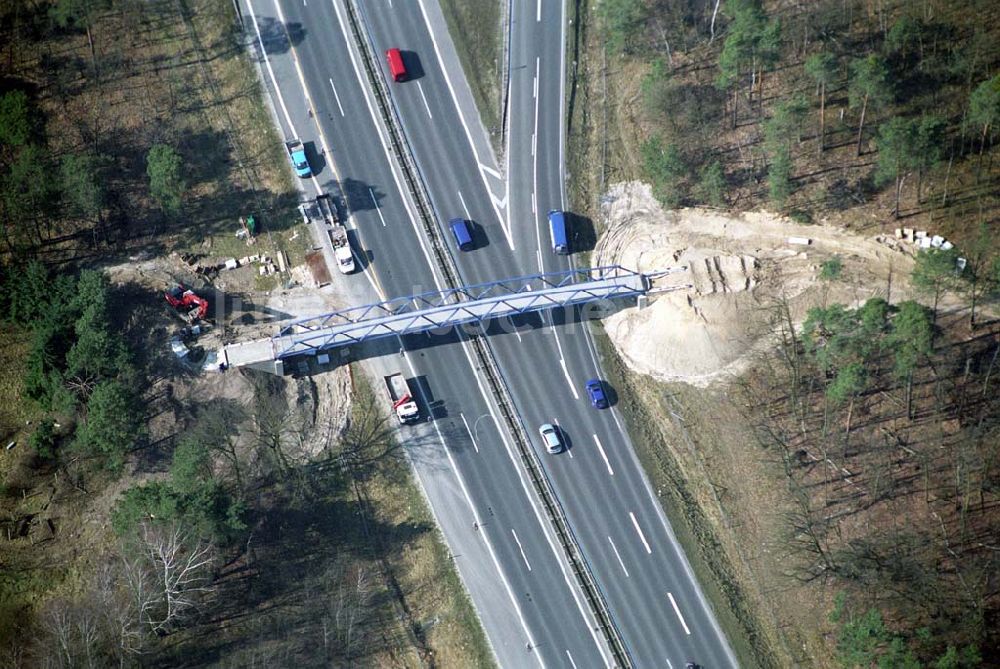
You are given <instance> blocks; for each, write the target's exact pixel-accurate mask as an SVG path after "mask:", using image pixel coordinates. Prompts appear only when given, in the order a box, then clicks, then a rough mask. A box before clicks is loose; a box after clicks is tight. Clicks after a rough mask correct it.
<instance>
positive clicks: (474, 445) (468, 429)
mask: <svg viewBox="0 0 1000 669" xmlns="http://www.w3.org/2000/svg"><path fill="white" fill-rule="evenodd" d="M458 415H459V416H461V417H462V422H463V423H465V429H466V431H468V433H469V439H471V440H472V446H473V447H474V448H475V449H476V453H478V452H479V444H477V443H476V436H475V435H474V434H472V429H471V428H469V421H467V420H465V414H464V413H462V412H459V413H458Z"/></svg>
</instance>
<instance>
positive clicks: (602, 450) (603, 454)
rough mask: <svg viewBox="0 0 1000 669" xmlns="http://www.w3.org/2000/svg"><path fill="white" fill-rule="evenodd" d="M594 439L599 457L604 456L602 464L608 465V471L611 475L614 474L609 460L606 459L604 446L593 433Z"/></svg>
mask: <svg viewBox="0 0 1000 669" xmlns="http://www.w3.org/2000/svg"><path fill="white" fill-rule="evenodd" d="M594 441H595V442H596V443H597V450H599V451H600V452H601V457H602V458H604V464H606V465H607V466H608V473H609V474H611V475H612V476H614V475H615V470H614V469H612V468H611V462H609V461H608V454H607V453H605V452H604V446H602V445H601V440H600V439H598V438H597V435H596V434H595V435H594Z"/></svg>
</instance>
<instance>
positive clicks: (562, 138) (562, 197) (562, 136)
mask: <svg viewBox="0 0 1000 669" xmlns="http://www.w3.org/2000/svg"><path fill="white" fill-rule="evenodd" d="M559 4H560V9H561V11H560V15H559V24H560V25H561V26H562V40H561V43H562V48H561V49H559V201H560V202H561V203H562V209H563V211H565V210H566V160H565V158H564V155H565V154H564V146H565V143H566V2H565V0H563V2H561V3H559Z"/></svg>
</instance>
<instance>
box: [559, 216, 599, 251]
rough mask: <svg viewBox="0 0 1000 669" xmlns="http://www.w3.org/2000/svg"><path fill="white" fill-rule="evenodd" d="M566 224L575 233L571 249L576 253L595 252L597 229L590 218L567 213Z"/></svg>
mask: <svg viewBox="0 0 1000 669" xmlns="http://www.w3.org/2000/svg"><path fill="white" fill-rule="evenodd" d="M566 219H567V220H566V224H567V225H569V229H570V230H572V231H573V239H572V242H571V247H572V249H573V252H574V253H579V252H581V251H583V252H586V251H593V250H594V248H595V247H596V246H597V228H596V227H595V226H594V221H593V220H591V218H590V217H589V216H583V215H581V214H572V213H570V212H566Z"/></svg>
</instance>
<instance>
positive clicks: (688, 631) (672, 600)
mask: <svg viewBox="0 0 1000 669" xmlns="http://www.w3.org/2000/svg"><path fill="white" fill-rule="evenodd" d="M667 597H669V598H670V605H671V606H673V607H674V613H676V614H677V619H678V620H680V621H681V625H683V626H684V633H685V634H687V635H688V636H691V630H689V629H688V625H687V623H686V622H684V616H682V615H681V610H680V609H679V608H677V602H675V601H674V595H673V594H672V593H669V592H668V593H667Z"/></svg>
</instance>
